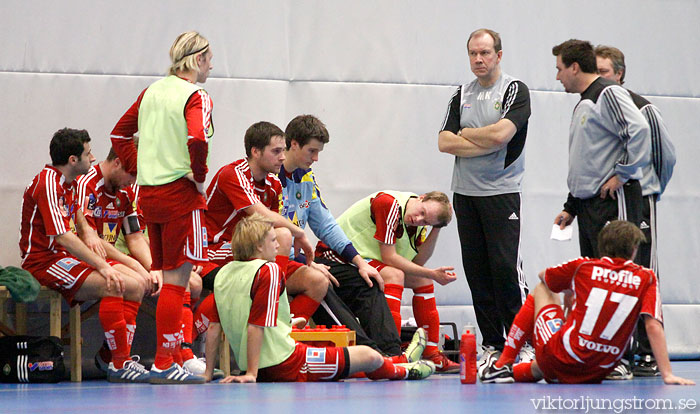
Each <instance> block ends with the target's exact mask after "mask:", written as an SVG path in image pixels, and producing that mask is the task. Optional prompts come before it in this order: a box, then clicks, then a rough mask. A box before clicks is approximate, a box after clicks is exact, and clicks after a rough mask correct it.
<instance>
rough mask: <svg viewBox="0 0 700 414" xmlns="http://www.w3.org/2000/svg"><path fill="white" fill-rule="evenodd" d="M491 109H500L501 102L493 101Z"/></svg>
mask: <svg viewBox="0 0 700 414" xmlns="http://www.w3.org/2000/svg"><path fill="white" fill-rule="evenodd" d="M493 109H495V110H497V111H500V110H501V103H500V102H498V101H496V102H494V103H493Z"/></svg>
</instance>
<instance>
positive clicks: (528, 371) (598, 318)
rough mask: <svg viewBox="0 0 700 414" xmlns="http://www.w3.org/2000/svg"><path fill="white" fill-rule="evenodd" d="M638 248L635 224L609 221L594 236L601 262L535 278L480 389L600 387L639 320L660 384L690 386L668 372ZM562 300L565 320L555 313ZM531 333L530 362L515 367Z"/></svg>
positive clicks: (650, 283)
mask: <svg viewBox="0 0 700 414" xmlns="http://www.w3.org/2000/svg"><path fill="white" fill-rule="evenodd" d="M643 240H644V234H643V233H642V231H641V230H639V228H637V226H635V225H634V224H632V223H630V222H627V221H617V220H616V221H612V222H610V223H609V224H608V225H606V226H605V227H604V228H603V230H601V232H600V233H599V235H598V250H599V252H600V254H601V258H600V259H590V258H587V257H580V258H578V259H575V260H572V261H570V262H567V263H564V264H561V265H559V266H556V267H550V268H548V269H546V270H544V271H542V272H540V274H539V277H540V279H541V280H542V282H541V283H539V284H538V285H537V286H536V287H535V290H534V291H533V292H532V293H531V294H530V295H528V297H527V300H526V301H525V304H524V305H523V307H522V308H521V309H520V312H518V314H517V315H516V317H515V319H514V320H513V325H512V326H511V329H510V332H509V333H508V339H507V340H506V344H505V348H504V350H503V354H502V355H501V357H500V358H498V360H495V358H491V359H490V360H489V361H487V362H486V364H485V365H484V366H483V367H482V368H481V369H480V370H479V379H480V380H481V382H484V383H508V382H513V381H517V382H536V381H539V380H540V379H542V378H544V379H545V380H547V382H560V383H600V382H601V381H602V380H603V379H604V378H605V376H606V375H607V374H608V373H609V372H610V371H611V370H612V369H613V368H614V367H615V365H616V364H617V362H618V360H619V359H620V358H621V357H622V355H623V354H624V351H625V347H626V346H627V344H628V343H629V339H630V336H631V335H632V333H633V331H634V327H635V324H636V323H637V319H638V318H639V317H640V316H641V317H642V318H643V319H644V324H645V326H646V329H647V333H648V335H649V341H650V342H651V348H652V351H653V352H654V357H655V358H656V361H657V362H658V366H659V371H660V372H661V377H662V378H663V380H664V383H666V384H681V385H693V384H695V383H694V382H693V381H691V380H688V379H685V378H680V377H677V376H675V375H673V373H672V372H671V363H670V361H669V358H668V351H667V349H666V337H665V335H664V329H663V325H662V322H663V320H662V316H661V298H660V296H659V289H658V286H657V281H656V276H655V275H654V272H653V271H652V270H651V269H647V268H645V267H642V266H639V265H637V264H635V263H633V262H632V259H633V258H634V257H635V255H636V254H637V248H638V247H639V244H640V243H641V242H642V241H643ZM561 292H564V293H565V303H566V308H567V317H565V316H564V309H562V306H561V305H560V300H559V293H561ZM572 304H573V306H570V305H572ZM535 315H536V316H537V317H535ZM533 333H534V345H535V360H534V361H532V362H526V363H520V364H517V365H515V366H514V367H513V366H512V364H513V362H514V361H515V356H516V355H517V354H518V351H519V350H520V347H521V346H522V345H523V343H524V342H525V341H526V340H528V339H529V338H530V336H531V335H532V334H533Z"/></svg>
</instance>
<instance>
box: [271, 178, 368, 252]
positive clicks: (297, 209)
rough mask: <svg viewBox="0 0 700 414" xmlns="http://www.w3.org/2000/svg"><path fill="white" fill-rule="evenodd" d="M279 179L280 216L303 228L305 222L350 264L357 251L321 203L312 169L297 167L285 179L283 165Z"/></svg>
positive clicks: (319, 237)
mask: <svg viewBox="0 0 700 414" xmlns="http://www.w3.org/2000/svg"><path fill="white" fill-rule="evenodd" d="M279 179H280V182H282V201H281V204H280V208H279V212H280V214H281V215H283V216H285V217H287V218H288V219H289V220H290V221H291V222H292V223H294V224H295V225H297V226H299V227H301V228H302V229H304V228H306V224H307V223H308V225H309V227H311V231H313V232H314V234H315V235H316V237H318V239H319V240H321V241H322V242H323V243H324V244H326V245H327V246H328V247H330V248H331V249H333V250H334V251H335V252H337V253H339V254H340V255H341V256H342V257H343V259H345V260H346V261H348V262H351V261H352V259H353V258H354V257H355V256H356V255H357V250H356V249H355V247H354V246H353V245H352V242H351V241H350V239H348V237H347V236H346V235H345V233H344V232H343V230H342V229H341V228H340V226H338V223H336V221H335V217H333V215H332V214H331V212H330V210H328V207H327V206H326V203H324V202H323V198H322V197H321V189H320V188H319V187H318V184H317V183H316V178H315V177H314V172H313V170H312V169H311V168H309V169H308V170H304V169H301V168H297V169H296V170H294V172H292V176H291V177H287V172H286V171H285V169H284V166H282V168H281V169H280V173H279Z"/></svg>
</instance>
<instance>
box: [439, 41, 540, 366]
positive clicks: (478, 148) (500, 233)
mask: <svg viewBox="0 0 700 414" xmlns="http://www.w3.org/2000/svg"><path fill="white" fill-rule="evenodd" d="M467 49H468V53H469V60H470V65H471V70H472V72H473V73H474V75H476V79H475V80H474V81H472V82H471V83H468V84H465V85H462V86H460V87H459V88H457V91H456V93H455V94H454V95H453V96H452V99H451V101H450V104H449V107H448V111H447V116H446V117H445V121H444V123H443V126H442V130H441V132H440V134H439V136H438V147H439V149H440V151H441V152H445V153H448V154H452V155H454V156H455V166H454V170H453V174H452V190H453V191H454V200H453V205H454V210H455V215H456V217H457V229H458V232H459V240H460V244H461V249H462V264H463V266H464V272H465V274H466V277H467V282H468V283H469V288H470V289H471V292H472V301H473V304H474V312H475V313H476V320H477V323H478V324H479V330H480V331H481V335H482V337H483V341H482V345H483V346H484V348H485V352H484V355H486V354H490V353H494V352H498V351H501V350H502V349H503V345H504V341H505V336H506V335H507V333H508V331H509V329H510V325H511V323H512V322H513V318H514V317H515V315H516V314H517V313H518V311H519V310H520V307H521V305H522V303H523V301H524V300H525V297H526V296H527V294H528V290H527V284H526V282H525V276H524V273H523V270H522V259H521V257H520V227H521V225H520V219H521V208H520V207H521V206H520V204H521V194H520V192H521V182H522V178H523V173H524V161H525V153H524V147H525V138H526V135H527V125H528V118H529V117H530V94H529V91H528V88H527V86H526V85H525V84H524V83H523V82H521V81H519V80H517V79H515V78H513V77H512V76H509V75H507V74H505V73H502V72H501V68H500V61H501V56H502V53H503V52H502V50H501V39H500V36H499V35H498V33H496V32H494V31H492V30H488V29H479V30H477V31H475V32H473V33H472V34H471V35H470V37H469V40H468V41H467ZM485 360H486V358H484V357H482V359H481V360H480V363H481V362H482V361H485Z"/></svg>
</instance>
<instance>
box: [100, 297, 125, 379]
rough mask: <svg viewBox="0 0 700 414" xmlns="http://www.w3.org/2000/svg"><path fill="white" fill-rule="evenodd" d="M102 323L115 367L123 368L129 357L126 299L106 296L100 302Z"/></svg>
mask: <svg viewBox="0 0 700 414" xmlns="http://www.w3.org/2000/svg"><path fill="white" fill-rule="evenodd" d="M99 316H100V323H101V324H102V329H103V330H104V332H105V339H107V345H108V346H109V349H110V351H112V362H113V363H114V367H115V368H117V369H121V368H123V366H124V361H126V360H127V359H129V349H128V345H127V340H126V337H127V334H126V321H125V320H124V300H123V299H122V298H120V297H115V296H106V297H104V298H102V301H101V302H100V311H99Z"/></svg>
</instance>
